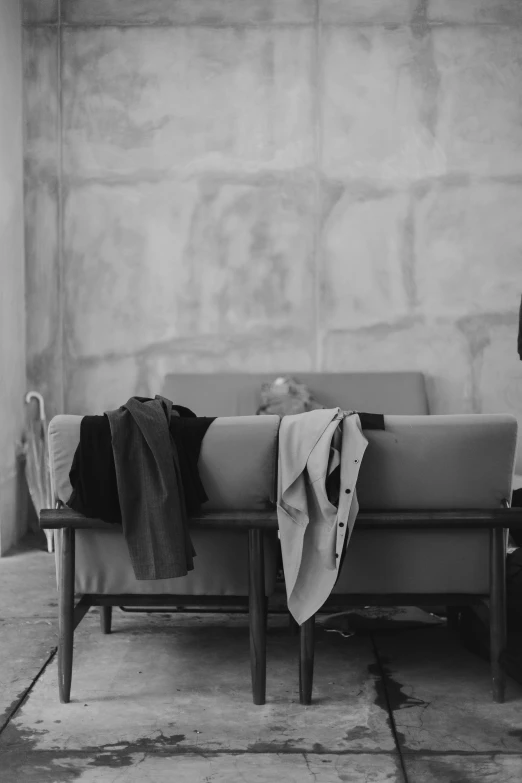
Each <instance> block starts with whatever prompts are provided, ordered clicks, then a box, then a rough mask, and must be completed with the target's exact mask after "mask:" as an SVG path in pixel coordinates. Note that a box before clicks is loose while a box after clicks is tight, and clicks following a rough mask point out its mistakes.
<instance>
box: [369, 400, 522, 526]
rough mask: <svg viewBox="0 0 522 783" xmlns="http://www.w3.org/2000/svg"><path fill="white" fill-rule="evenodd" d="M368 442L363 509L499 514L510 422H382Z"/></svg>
mask: <svg viewBox="0 0 522 783" xmlns="http://www.w3.org/2000/svg"><path fill="white" fill-rule="evenodd" d="M365 435H366V438H367V439H368V444H369V445H368V448H367V449H366V454H365V456H364V459H363V462H362V465H361V470H360V473H359V479H358V482H357V496H358V499H359V504H360V508H361V510H368V511H369V510H374V511H378V510H386V509H387V510H390V511H391V510H394V509H395V510H407V509H417V510H420V509H426V510H429V509H441V510H443V509H472V508H498V507H499V506H500V504H501V501H502V499H504V498H506V499H507V500H509V499H510V498H511V485H512V480H513V470H514V459H515V450H516V443H517V421H516V419H515V418H514V417H513V416H510V415H508V414H491V415H490V414H462V415H460V414H459V415H446V416H439V415H437V416H385V430H384V431H382V430H367V431H366V432H365Z"/></svg>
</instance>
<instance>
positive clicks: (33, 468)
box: [24, 391, 54, 552]
mask: <svg viewBox="0 0 522 783" xmlns="http://www.w3.org/2000/svg"><path fill="white" fill-rule="evenodd" d="M33 400H36V401H37V402H38V416H36V415H35V406H34V404H33ZM25 403H26V417H25V421H26V427H25V437H24V457H25V475H26V479H27V486H28V487H29V494H30V496H31V500H32V501H33V506H34V508H35V511H36V513H37V515H38V517H39V516H40V511H41V510H42V508H52V497H51V476H50V473H49V458H48V444H47V420H46V418H45V405H44V400H43V397H42V395H41V394H40V393H39V392H36V391H30V392H28V393H27V394H26V395H25ZM45 536H46V538H47V550H48V551H49V552H53V551H54V531H52V530H46V531H45Z"/></svg>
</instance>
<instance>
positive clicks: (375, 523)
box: [40, 506, 522, 531]
mask: <svg viewBox="0 0 522 783" xmlns="http://www.w3.org/2000/svg"><path fill="white" fill-rule="evenodd" d="M40 527H41V528H42V529H43V530H57V529H59V528H74V529H76V530H78V529H81V530H89V529H92V530H111V531H114V525H109V524H107V523H106V522H102V521H101V520H100V519H90V518H89V517H85V516H83V514H80V513H78V512H77V511H73V510H72V509H70V508H66V507H63V506H62V507H61V508H57V509H43V510H42V511H41V512H40ZM190 527H193V528H200V529H201V528H206V529H209V528H216V529H217V530H219V529H224V528H226V529H234V528H235V529H238V528H243V529H245V530H250V529H252V530H277V515H276V512H275V511H273V510H270V511H231V512H226V511H222V512H216V513H213V514H202V515H201V516H197V517H192V518H191V520H190ZM356 528H361V529H363V530H379V529H386V530H390V529H394V528H395V529H402V530H404V529H413V528H416V529H419V528H426V529H429V530H433V529H443V528H460V529H470V530H471V529H473V530H475V529H478V528H482V529H483V528H486V529H488V528H489V529H495V528H510V529H511V530H520V529H522V508H498V509H470V510H466V511H461V510H458V511H392V512H385V511H361V512H360V513H359V515H358V517H357V521H356Z"/></svg>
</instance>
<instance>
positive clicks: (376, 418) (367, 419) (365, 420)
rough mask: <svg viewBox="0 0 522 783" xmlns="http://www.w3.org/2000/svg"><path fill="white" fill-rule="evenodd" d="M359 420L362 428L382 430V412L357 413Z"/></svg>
mask: <svg viewBox="0 0 522 783" xmlns="http://www.w3.org/2000/svg"><path fill="white" fill-rule="evenodd" d="M358 415H359V419H360V420H361V429H363V430H383V429H384V416H383V415H382V413H359V414H358Z"/></svg>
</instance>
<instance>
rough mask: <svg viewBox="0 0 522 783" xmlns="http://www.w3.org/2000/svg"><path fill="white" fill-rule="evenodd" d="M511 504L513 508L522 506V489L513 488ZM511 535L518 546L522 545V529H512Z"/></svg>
mask: <svg viewBox="0 0 522 783" xmlns="http://www.w3.org/2000/svg"><path fill="white" fill-rule="evenodd" d="M511 506H512V507H513V508H520V507H521V506H522V489H515V490H513V494H512V496H511ZM509 535H510V536H511V538H512V539H513V541H514V542H515V544H516V545H517V546H520V547H522V530H510V531H509Z"/></svg>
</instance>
